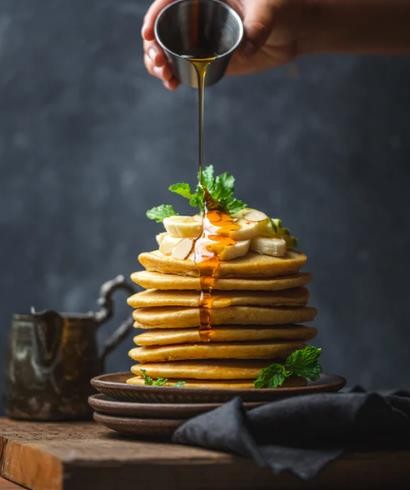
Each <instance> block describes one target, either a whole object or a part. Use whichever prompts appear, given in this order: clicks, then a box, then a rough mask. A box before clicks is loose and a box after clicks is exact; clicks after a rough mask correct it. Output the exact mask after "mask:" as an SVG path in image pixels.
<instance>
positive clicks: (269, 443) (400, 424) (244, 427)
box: [173, 392, 410, 480]
mask: <svg viewBox="0 0 410 490" xmlns="http://www.w3.org/2000/svg"><path fill="white" fill-rule="evenodd" d="M173 442H177V443H181V444H189V445H194V446H202V447H205V448H210V449H219V450H222V451H230V452H233V453H236V454H239V455H242V456H245V457H249V458H252V459H253V460H254V461H255V462H256V463H257V464H258V465H260V466H268V467H270V468H271V469H272V471H273V472H274V473H275V474H277V473H280V472H282V471H285V470H288V471H290V472H292V473H294V474H295V475H297V476H299V477H300V478H302V479H305V480H307V479H309V478H313V477H314V476H315V475H316V474H317V473H318V472H319V471H320V470H321V469H322V468H323V467H324V466H325V465H326V464H327V463H329V462H330V461H332V460H334V459H335V458H337V457H338V456H340V455H341V454H342V453H343V450H344V449H346V448H347V447H349V446H356V447H357V446H360V447H366V448H377V447H383V448H386V447H389V448H392V447H401V448H402V447H410V394H409V393H408V392H399V393H397V394H394V395H381V394H377V393H324V394H317V395H304V396H295V397H292V398H287V399H284V400H279V401H274V402H271V403H268V404H266V405H263V406H261V407H258V408H254V409H253V410H250V411H248V412H246V411H245V410H244V408H243V406H242V401H241V399H240V398H234V399H233V400H231V401H230V402H228V403H226V404H225V405H222V406H221V407H219V408H217V409H215V410H212V411H211V412H208V413H205V414H203V415H199V416H197V417H194V418H192V419H190V420H188V421H187V422H185V423H184V424H183V425H182V426H180V427H179V428H178V429H177V430H176V431H175V433H174V435H173Z"/></svg>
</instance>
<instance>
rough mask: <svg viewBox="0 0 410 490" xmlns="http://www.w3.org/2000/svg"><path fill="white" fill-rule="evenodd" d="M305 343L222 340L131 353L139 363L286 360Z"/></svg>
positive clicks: (141, 349)
mask: <svg viewBox="0 0 410 490" xmlns="http://www.w3.org/2000/svg"><path fill="white" fill-rule="evenodd" d="M303 347H304V344H303V343H302V342H268V341H265V342H236V343H235V342H231V343H229V342H219V343H201V344H176V345H163V346H155V347H135V348H134V349H131V350H130V352H129V356H130V357H131V359H133V360H134V361H138V362H168V361H186V360H190V359H276V360H283V359H286V358H287V357H288V355H289V354H291V353H292V352H293V351H294V350H296V349H301V348H303Z"/></svg>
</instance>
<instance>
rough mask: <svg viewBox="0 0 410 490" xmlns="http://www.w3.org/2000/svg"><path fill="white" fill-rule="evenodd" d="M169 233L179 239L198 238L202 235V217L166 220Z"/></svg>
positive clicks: (182, 217)
mask: <svg viewBox="0 0 410 490" xmlns="http://www.w3.org/2000/svg"><path fill="white" fill-rule="evenodd" d="M164 227H165V229H166V230H167V232H168V233H169V234H170V235H172V236H173V237H177V238H197V237H199V235H200V234H201V233H202V219H201V217H200V216H169V217H168V218H165V219H164Z"/></svg>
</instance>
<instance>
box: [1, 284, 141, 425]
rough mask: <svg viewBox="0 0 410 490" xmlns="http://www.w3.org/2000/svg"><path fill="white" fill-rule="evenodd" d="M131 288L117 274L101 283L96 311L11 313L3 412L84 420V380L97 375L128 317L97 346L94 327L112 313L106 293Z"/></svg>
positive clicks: (128, 325) (86, 412) (126, 328)
mask: <svg viewBox="0 0 410 490" xmlns="http://www.w3.org/2000/svg"><path fill="white" fill-rule="evenodd" d="M119 289H123V290H125V291H127V292H128V293H131V294H132V293H134V292H135V291H134V288H133V287H132V286H131V285H130V284H129V283H128V282H127V281H126V280H125V278H124V277H123V276H117V277H116V278H114V279H113V280H111V281H108V282H106V283H104V284H103V285H102V287H101V290H100V298H99V299H98V304H99V305H100V310H99V311H97V312H95V313H93V312H89V313H85V314H72V313H57V312H56V311H52V310H46V311H41V312H36V311H35V310H34V309H32V310H31V313H30V314H27V315H14V316H13V320H12V324H11V332H10V344H9V351H8V362H7V368H6V385H7V387H6V393H7V395H6V413H7V415H8V416H9V417H12V418H17V419H30V420H66V419H71V420H73V419H85V418H89V417H90V415H91V411H90V408H89V406H88V403H87V398H88V396H89V395H90V394H91V393H92V391H93V390H92V388H91V386H90V379H91V378H93V377H94V376H96V375H98V374H101V373H102V372H103V370H104V362H105V359H106V357H107V355H108V354H109V353H110V352H111V351H112V350H113V349H115V347H116V346H117V345H118V344H119V343H120V342H121V341H122V340H124V339H125V337H126V336H127V334H128V333H129V331H130V330H131V328H132V323H133V320H132V318H131V317H129V318H127V319H126V320H125V321H124V322H123V323H122V324H121V325H120V326H119V327H118V328H117V329H116V330H115V331H114V333H113V334H112V335H111V337H110V338H109V339H108V340H107V341H106V342H105V344H104V345H103V347H102V349H101V350H100V349H99V348H98V345H97V331H98V329H99V328H100V327H101V325H102V324H103V323H104V322H106V321H107V320H108V319H110V318H111V317H112V316H113V313H114V303H113V300H112V295H113V293H114V292H115V291H117V290H119Z"/></svg>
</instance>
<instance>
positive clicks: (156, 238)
mask: <svg viewBox="0 0 410 490" xmlns="http://www.w3.org/2000/svg"><path fill="white" fill-rule="evenodd" d="M167 235H168V233H166V232H165V231H164V232H163V233H158V235H157V236H156V237H155V240H156V241H157V243H158V245H161V243H162V241H163V240H164V238H165V237H166V236H167Z"/></svg>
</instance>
